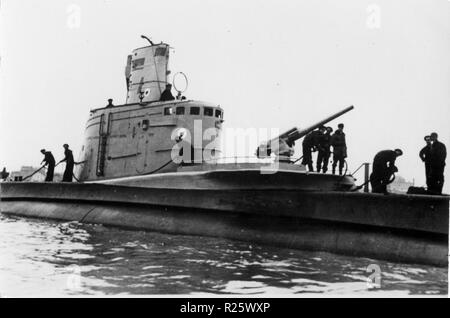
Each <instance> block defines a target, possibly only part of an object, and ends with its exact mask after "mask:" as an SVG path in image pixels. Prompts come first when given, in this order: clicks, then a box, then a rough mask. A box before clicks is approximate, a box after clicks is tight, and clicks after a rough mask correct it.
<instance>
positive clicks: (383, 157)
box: [370, 149, 403, 193]
mask: <svg viewBox="0 0 450 318" xmlns="http://www.w3.org/2000/svg"><path fill="white" fill-rule="evenodd" d="M402 154H403V152H402V151H401V150H400V149H395V150H383V151H380V152H379V153H377V154H376V155H375V158H373V165H372V174H371V175H370V185H371V186H372V192H373V193H387V185H388V184H389V183H390V179H391V176H392V175H393V174H394V173H395V172H397V171H398V169H397V167H396V166H395V160H396V159H397V157H399V156H401V155H402Z"/></svg>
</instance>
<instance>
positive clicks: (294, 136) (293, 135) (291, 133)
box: [256, 106, 354, 157]
mask: <svg viewBox="0 0 450 318" xmlns="http://www.w3.org/2000/svg"><path fill="white" fill-rule="evenodd" d="M353 108H354V107H353V106H349V107H347V108H344V109H343V110H341V111H340V112H337V113H335V114H333V115H331V116H329V117H327V118H325V119H323V120H321V121H319V122H318V123H316V124H314V125H312V126H309V127H307V128H305V129H302V130H299V129H298V128H296V127H294V128H292V129H289V130H288V131H286V132H284V133H283V134H281V135H279V136H278V137H276V138H273V139H271V140H270V141H268V142H265V143H263V144H262V145H261V146H259V147H258V149H257V151H256V153H257V154H258V157H260V155H259V154H266V153H267V154H268V155H270V150H271V148H270V145H271V144H272V142H273V141H277V140H280V139H285V140H286V141H288V142H290V143H292V142H294V141H296V140H298V139H300V138H302V137H304V136H306V135H307V134H309V133H310V132H311V131H313V130H314V129H317V128H319V127H320V126H323V125H325V124H327V123H329V122H330V121H332V120H333V119H336V118H338V117H340V116H342V115H344V114H345V113H347V112H349V111H351V110H352V109H353ZM267 150H269V152H267Z"/></svg>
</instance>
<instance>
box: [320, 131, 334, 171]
mask: <svg viewBox="0 0 450 318" xmlns="http://www.w3.org/2000/svg"><path fill="white" fill-rule="evenodd" d="M325 129H326V131H325V133H324V134H322V135H321V136H320V137H319V141H318V143H317V150H318V153H317V172H320V170H322V171H323V173H326V172H327V170H328V161H329V160H330V153H331V151H330V146H331V133H332V132H333V128H331V127H326V128H325Z"/></svg>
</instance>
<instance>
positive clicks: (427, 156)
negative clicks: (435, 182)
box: [419, 136, 431, 189]
mask: <svg viewBox="0 0 450 318" xmlns="http://www.w3.org/2000/svg"><path fill="white" fill-rule="evenodd" d="M423 139H424V140H425V142H426V146H425V147H423V148H422V149H421V150H420V152H419V157H420V159H421V160H422V161H423V162H424V163H425V177H426V180H427V189H430V188H431V183H430V180H431V178H430V173H431V137H430V136H425V137H424V138H423Z"/></svg>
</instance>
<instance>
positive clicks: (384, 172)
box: [370, 132, 447, 195]
mask: <svg viewBox="0 0 450 318" xmlns="http://www.w3.org/2000/svg"><path fill="white" fill-rule="evenodd" d="M424 140H425V143H426V145H425V147H423V148H422V149H421V150H420V152H419V157H420V159H421V160H422V161H423V162H424V163H425V177H426V184H427V190H426V193H427V194H434V195H440V194H442V188H443V186H444V169H445V160H446V158H447V149H446V147H445V145H444V144H443V143H442V142H440V141H439V140H438V134H437V133H435V132H433V133H431V134H430V135H429V136H425V137H424ZM402 154H403V152H402V151H401V150H400V149H395V150H383V151H380V152H379V153H377V155H376V156H375V158H374V159H373V166H372V174H371V175H370V183H371V186H372V192H374V193H387V185H388V184H389V183H391V182H392V181H393V178H394V173H395V172H397V171H398V168H397V167H396V166H395V160H396V159H397V157H399V156H401V155H402Z"/></svg>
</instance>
